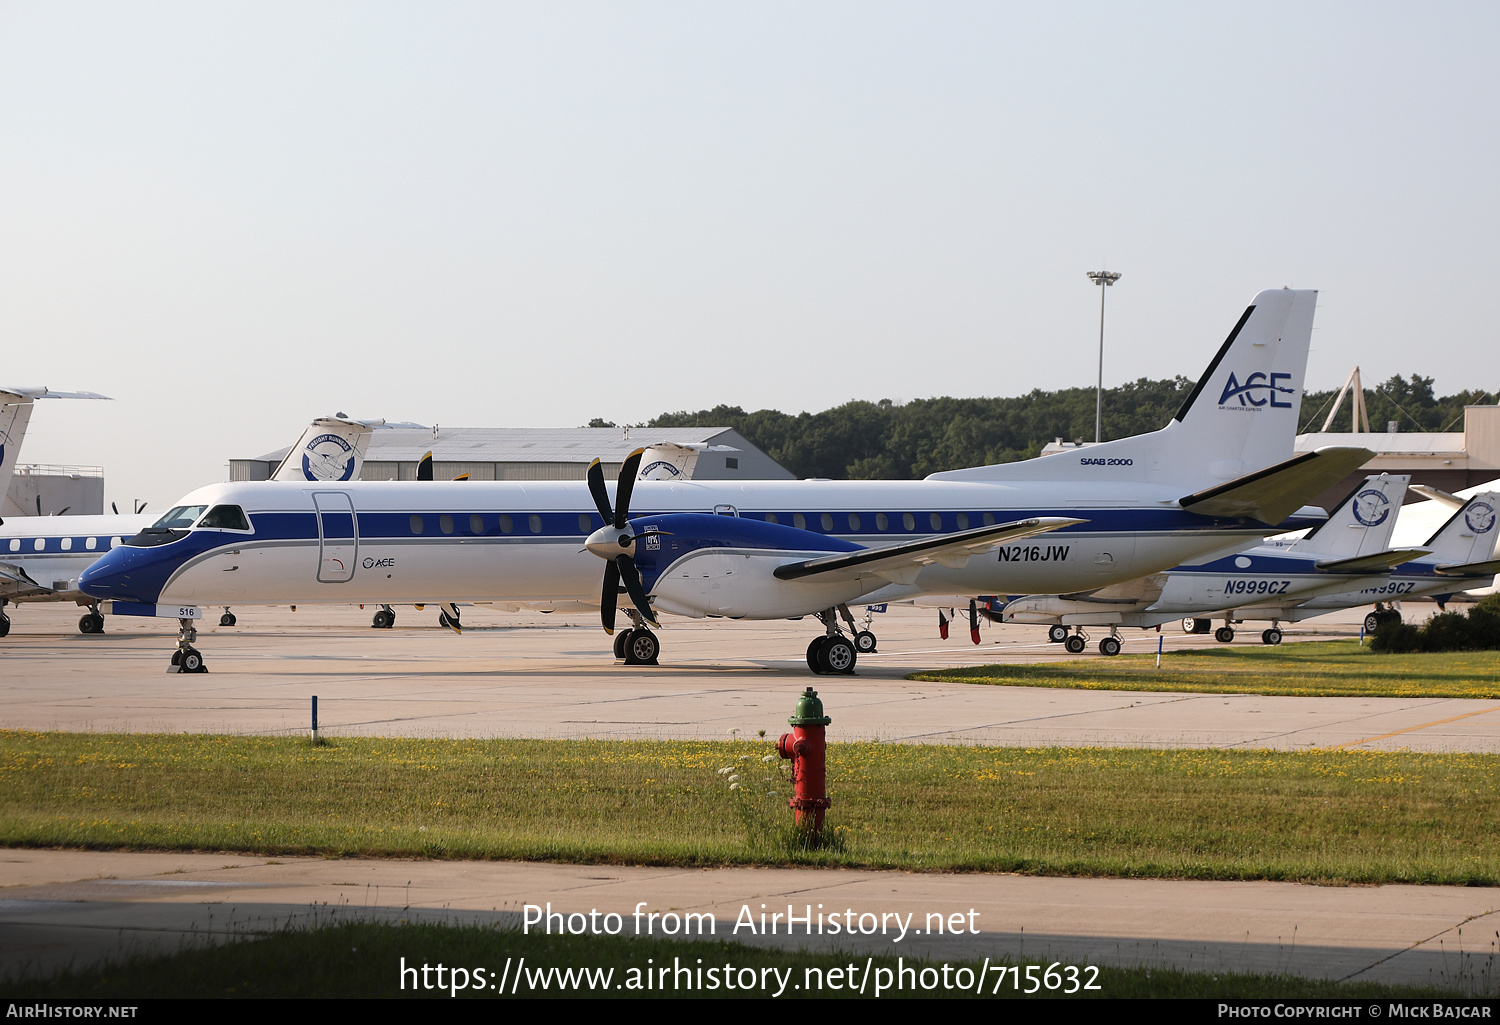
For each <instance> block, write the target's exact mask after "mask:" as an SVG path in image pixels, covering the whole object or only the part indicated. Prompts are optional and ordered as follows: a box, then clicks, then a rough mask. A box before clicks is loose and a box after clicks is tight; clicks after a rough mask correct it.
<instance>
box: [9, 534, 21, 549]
mask: <svg viewBox="0 0 1500 1025" xmlns="http://www.w3.org/2000/svg"><path fill="white" fill-rule="evenodd" d="M10 550H11V551H13V552H19V551H20V550H21V539H20V538H18V537H13V538H11V539H10Z"/></svg>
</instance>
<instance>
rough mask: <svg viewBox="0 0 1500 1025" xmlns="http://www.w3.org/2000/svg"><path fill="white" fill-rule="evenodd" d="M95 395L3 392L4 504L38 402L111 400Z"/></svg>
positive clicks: (0, 491) (0, 464)
mask: <svg viewBox="0 0 1500 1025" xmlns="http://www.w3.org/2000/svg"><path fill="white" fill-rule="evenodd" d="M108 398H109V396H108V395H100V394H99V393H98V392H91V391H53V390H52V389H51V388H0V502H3V501H4V499H5V495H6V493H7V492H8V491H9V490H10V478H11V474H12V473H14V472H15V469H16V460H17V459H18V458H20V455H21V441H22V439H24V438H25V437H26V425H27V424H29V423H30V422H31V408H32V403H34V402H35V401H36V400H37V399H108Z"/></svg>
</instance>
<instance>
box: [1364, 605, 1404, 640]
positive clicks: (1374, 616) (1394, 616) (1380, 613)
mask: <svg viewBox="0 0 1500 1025" xmlns="http://www.w3.org/2000/svg"><path fill="white" fill-rule="evenodd" d="M1399 622H1401V613H1399V612H1397V611H1396V610H1395V609H1392V608H1387V607H1386V606H1385V605H1384V604H1382V603H1381V602H1376V603H1375V611H1374V612H1371V613H1369V614H1368V615H1366V616H1365V633H1367V634H1372V633H1374V632H1375V631H1376V630H1378V629H1380V628H1381V627H1382V626H1384V625H1385V624H1387V623H1399Z"/></svg>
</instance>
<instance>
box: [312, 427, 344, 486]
mask: <svg viewBox="0 0 1500 1025" xmlns="http://www.w3.org/2000/svg"><path fill="white" fill-rule="evenodd" d="M302 475H303V476H304V477H306V478H307V479H308V480H337V481H345V480H348V479H349V478H351V477H353V476H354V446H353V445H351V444H349V443H348V442H347V441H345V440H344V439H343V438H341V437H339V436H338V435H337V434H320V435H318V436H317V437H316V438H314V439H313V440H312V441H310V442H308V443H307V448H305V449H303V450H302Z"/></svg>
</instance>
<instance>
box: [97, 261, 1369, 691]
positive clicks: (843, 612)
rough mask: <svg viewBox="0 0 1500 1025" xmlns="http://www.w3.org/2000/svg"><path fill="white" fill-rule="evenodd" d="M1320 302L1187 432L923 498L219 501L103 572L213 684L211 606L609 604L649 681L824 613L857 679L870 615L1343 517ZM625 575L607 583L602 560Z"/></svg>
mask: <svg viewBox="0 0 1500 1025" xmlns="http://www.w3.org/2000/svg"><path fill="white" fill-rule="evenodd" d="M1316 299H1317V293H1316V292H1313V291H1293V290H1290V289H1280V290H1272V291H1265V292H1262V293H1260V294H1259V295H1257V296H1256V297H1255V301H1254V302H1253V303H1252V304H1251V306H1250V307H1249V308H1248V309H1246V310H1245V312H1244V314H1243V315H1242V316H1241V317H1240V318H1239V320H1238V322H1237V323H1236V324H1235V325H1234V329H1233V330H1232V331H1231V332H1230V334H1229V337H1228V338H1227V339H1226V340H1225V342H1224V344H1223V345H1222V346H1221V347H1220V348H1219V350H1218V353H1217V355H1215V356H1214V358H1213V361H1212V362H1211V364H1210V365H1209V367H1208V370H1207V371H1206V372H1205V373H1204V375H1203V377H1202V378H1201V379H1200V380H1199V381H1198V383H1197V385H1196V386H1195V387H1194V388H1193V389H1192V391H1191V392H1190V394H1189V395H1188V397H1187V399H1186V400H1185V401H1184V402H1183V404H1182V407H1181V409H1179V411H1178V412H1177V414H1176V416H1175V417H1174V418H1173V419H1172V421H1171V423H1169V424H1168V425H1167V426H1166V427H1164V428H1163V429H1161V430H1160V431H1156V432H1154V433H1152V434H1146V435H1140V436H1138V437H1133V438H1124V439H1121V440H1119V441H1112V442H1106V443H1104V444H1101V445H1095V446H1092V447H1090V448H1087V449H1082V450H1077V451H1070V452H1065V453H1060V454H1057V455H1052V456H1046V457H1043V458H1039V459H1032V460H1027V461H1024V462H1020V463H1013V464H1006V465H997V466H986V467H978V468H975V469H969V470H956V471H949V472H945V473H937V474H933V475H931V476H930V477H928V478H926V479H925V480H920V481H755V482H738V481H737V482H732V483H731V482H719V481H693V482H688V483H678V482H669V481H640V482H637V481H636V479H635V476H636V473H637V472H638V470H639V459H640V455H639V453H637V454H633V455H632V457H631V459H629V460H627V461H626V464H625V466H624V467H623V468H622V470H621V473H620V479H619V483H618V485H617V489H616V492H615V495H614V496H613V498H611V496H610V494H609V489H608V487H607V486H606V484H605V482H604V477H603V474H602V472H600V470H599V468H598V466H597V464H596V465H595V466H594V467H593V468H592V469H591V470H590V473H589V479H588V481H586V482H585V481H576V482H565V481H563V482H533V481H524V482H523V481H465V482H461V483H455V482H449V481H433V482H372V481H367V482H355V481H350V482H348V483H344V484H321V483H320V484H289V483H280V482H264V483H238V484H218V485H213V486H210V487H207V488H202V489H200V490H198V491H196V492H194V493H192V494H191V495H189V496H187V497H186V498H184V499H183V500H182V501H181V503H180V504H179V505H178V507H177V508H176V509H174V510H173V511H172V512H170V513H169V514H168V515H167V517H165V518H164V520H163V521H162V522H161V523H160V524H159V525H157V526H155V527H152V528H150V529H148V530H145V531H142V532H141V533H140V534H139V535H137V536H136V537H133V538H131V539H129V540H128V541H127V542H126V543H125V544H124V545H122V546H120V547H118V548H116V549H114V550H113V551H111V552H110V553H109V554H108V555H107V556H105V557H104V558H103V559H101V560H99V562H98V563H96V564H95V565H94V566H92V567H91V568H90V569H89V570H88V571H87V572H86V573H85V574H84V578H83V580H82V587H83V589H84V591H85V592H86V593H88V594H89V595H91V596H92V597H94V598H97V599H101V600H109V601H111V602H112V604H113V609H114V611H115V612H116V613H131V614H137V615H155V616H163V617H168V618H177V619H179V620H180V621H181V624H182V634H181V636H180V637H179V640H178V648H177V652H176V653H175V654H174V656H173V661H174V664H176V665H177V666H178V667H179V668H181V669H186V670H189V671H199V670H201V668H202V665H203V660H202V655H201V653H199V652H198V651H197V650H196V649H194V648H193V647H192V641H193V639H194V637H195V632H194V630H193V618H192V617H193V615H194V614H195V611H196V608H197V607H198V606H199V605H206V604H207V605H212V604H220V603H224V602H227V601H235V602H247V603H257V604H259V603H264V604H292V603H313V602H341V603H347V602H371V603H375V602H385V603H403V604H404V603H417V602H432V603H438V602H442V601H474V602H487V601H490V602H530V601H557V602H566V603H585V602H586V603H590V604H591V605H594V606H596V607H598V608H599V610H600V615H601V619H602V620H603V625H604V627H605V629H606V630H607V631H609V632H611V633H612V632H613V628H614V624H615V618H616V606H617V605H618V604H619V603H620V595H621V594H622V593H624V594H625V595H627V596H628V603H627V604H625V606H624V612H625V615H626V617H627V618H628V619H629V620H630V622H631V627H630V629H628V630H627V631H625V632H624V634H623V635H622V636H621V637H620V638H618V639H617V645H616V655H617V656H621V657H623V658H624V659H625V661H626V662H627V663H637V664H639V663H655V661H656V658H657V651H658V641H657V638H656V635H655V633H653V632H652V630H651V627H654V626H657V625H658V622H657V617H658V615H659V614H660V613H671V614H673V615H679V616H689V617H705V616H710V617H724V618H729V619H782V618H787V617H796V616H803V615H814V616H817V617H818V619H819V620H820V621H821V622H822V624H823V632H822V634H821V635H820V636H818V637H815V638H813V640H812V642H811V643H810V644H809V646H808V653H807V654H808V663H809V665H810V666H811V667H812V668H813V669H814V670H815V671H820V672H849V671H852V669H853V667H854V662H855V657H856V654H857V653H856V651H855V648H854V646H853V644H852V642H851V641H850V640H849V639H848V638H847V637H846V636H845V634H844V632H843V629H842V627H841V625H840V620H841V619H842V620H843V622H844V623H849V624H850V625H851V626H852V617H851V616H850V615H849V612H848V604H849V603H851V602H855V601H864V602H881V601H887V600H900V599H904V598H908V597H912V596H915V595H921V594H926V593H940V594H996V593H998V594H1017V593H1022V594H1024V593H1059V592H1061V593H1066V592H1071V591H1081V590H1092V589H1095V588H1099V587H1104V586H1108V585H1110V584H1115V583H1121V582H1123V581H1126V580H1130V579H1133V578H1135V577H1139V576H1142V575H1144V574H1147V573H1153V572H1157V571H1159V570H1162V569H1166V568H1167V567H1170V566H1175V565H1178V564H1180V563H1182V562H1185V561H1189V560H1194V559H1204V558H1208V557H1210V556H1211V555H1212V554H1213V553H1215V552H1233V551H1238V550H1240V549H1242V548H1244V547H1246V546H1247V545H1248V544H1251V543H1253V542H1254V541H1255V540H1256V539H1258V538H1261V537H1264V536H1266V535H1268V534H1272V533H1280V532H1283V531H1287V530H1293V529H1296V528H1297V527H1299V526H1310V525H1312V524H1313V523H1314V522H1318V521H1321V520H1322V519H1324V518H1326V514H1325V513H1324V512H1323V511H1322V510H1321V509H1307V508H1304V503H1306V502H1307V501H1309V500H1310V499H1311V498H1312V497H1313V496H1315V495H1317V494H1318V493H1319V492H1320V491H1321V490H1322V489H1323V488H1325V487H1326V486H1327V485H1328V484H1329V483H1331V482H1333V481H1335V480H1338V479H1339V478H1340V477H1342V476H1343V475H1344V474H1346V473H1348V472H1349V470H1351V469H1353V468H1355V467H1357V466H1359V465H1361V464H1362V463H1363V462H1364V461H1365V460H1366V459H1368V458H1369V456H1370V452H1369V451H1368V450H1367V449H1362V448H1337V449H1323V450H1320V451H1318V452H1310V453H1304V454H1302V455H1297V456H1293V455H1292V442H1293V439H1294V437H1295V434H1296V428H1297V412H1298V409H1299V407H1300V405H1301V399H1302V381H1303V375H1304V371H1305V369H1306V364H1307V350H1308V342H1309V339H1310V336H1311V330H1312V319H1313V309H1314V306H1315V303H1316ZM587 553H592V555H593V556H597V557H599V558H600V559H603V560H604V563H605V565H604V574H603V576H604V579H603V586H602V588H601V586H600V572H599V571H600V565H599V563H598V562H595V561H594V560H593V559H592V558H591V557H590V555H589V554H587Z"/></svg>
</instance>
